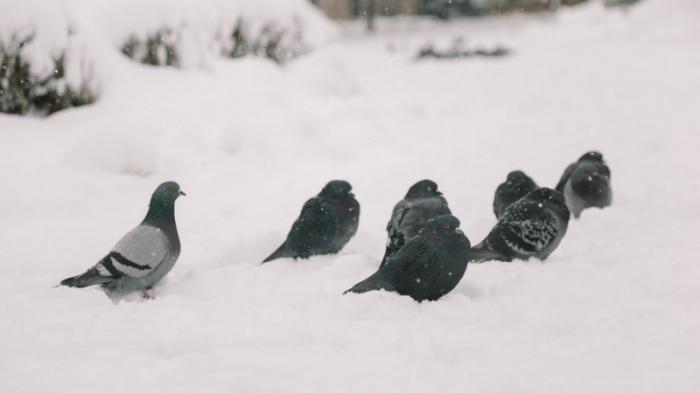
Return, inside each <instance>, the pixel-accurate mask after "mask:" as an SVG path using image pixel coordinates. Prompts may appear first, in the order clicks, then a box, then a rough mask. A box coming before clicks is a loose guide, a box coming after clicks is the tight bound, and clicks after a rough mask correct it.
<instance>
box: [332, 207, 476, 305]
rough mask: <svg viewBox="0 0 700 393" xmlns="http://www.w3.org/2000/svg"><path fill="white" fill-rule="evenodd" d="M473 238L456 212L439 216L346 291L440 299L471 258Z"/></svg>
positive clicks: (448, 290) (419, 298)
mask: <svg viewBox="0 0 700 393" xmlns="http://www.w3.org/2000/svg"><path fill="white" fill-rule="evenodd" d="M469 247H470V244H469V239H467V237H466V236H464V233H462V231H461V230H459V220H458V219H457V218H456V217H455V216H452V215H444V216H438V217H435V218H433V219H431V220H430V221H428V223H427V224H426V225H425V226H424V227H423V229H421V231H420V233H419V234H418V235H417V236H415V237H413V238H412V239H410V240H409V241H408V242H407V243H406V244H405V245H404V246H403V247H401V249H399V251H398V252H397V253H396V254H395V255H394V256H392V257H389V258H387V260H386V263H385V264H384V265H383V266H382V267H380V268H379V270H378V271H377V272H376V273H374V274H373V275H371V276H370V277H368V278H367V279H365V280H364V281H362V282H360V283H358V284H357V285H355V286H354V287H352V288H350V289H349V290H347V291H346V292H345V293H349V292H354V293H363V292H368V291H376V290H380V289H384V290H386V291H393V292H397V293H399V294H401V295H408V296H410V297H412V298H413V299H415V300H417V301H419V302H420V301H423V300H437V299H439V298H441V297H442V296H444V295H445V294H447V293H448V292H450V291H451V290H453V289H454V288H455V287H456V286H457V284H458V283H459V281H460V280H461V279H462V276H464V272H465V271H466V269H467V263H468V262H469V259H470V258H469V254H470V251H469Z"/></svg>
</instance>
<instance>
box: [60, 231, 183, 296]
mask: <svg viewBox="0 0 700 393" xmlns="http://www.w3.org/2000/svg"><path fill="white" fill-rule="evenodd" d="M169 250H170V242H169V241H168V238H167V237H166V236H165V234H164V233H163V232H162V231H161V230H160V229H158V228H156V227H152V226H150V225H139V226H138V227H136V228H134V229H133V230H132V231H131V232H129V233H127V234H126V235H125V236H124V237H123V238H122V239H121V240H119V242H118V243H117V244H116V245H115V246H114V248H113V249H112V251H110V253H109V254H107V255H106V256H105V257H104V258H102V260H100V261H99V262H98V263H97V264H95V265H94V266H93V267H91V268H90V269H88V270H87V271H86V272H85V273H83V274H80V275H78V276H75V277H69V278H67V279H65V280H63V281H61V285H66V286H70V287H78V288H83V287H87V286H90V285H98V284H106V283H109V282H110V281H114V280H117V279H120V278H122V277H135V278H139V277H143V276H145V275H147V274H148V273H150V272H151V271H153V269H155V268H156V267H157V266H158V265H159V264H160V263H161V262H162V261H163V259H164V258H165V256H166V254H167V253H168V251H169Z"/></svg>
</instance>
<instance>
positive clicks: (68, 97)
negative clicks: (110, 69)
mask: <svg viewBox="0 0 700 393" xmlns="http://www.w3.org/2000/svg"><path fill="white" fill-rule="evenodd" d="M44 5H48V6H49V7H43V6H44ZM61 11H62V10H60V9H58V8H57V7H56V8H54V7H51V6H50V4H41V6H39V4H38V2H32V1H28V2H26V3H23V4H17V3H12V4H11V3H10V2H8V1H5V0H3V1H1V2H0V112H2V113H11V114H26V113H32V114H38V115H49V114H51V113H54V112H56V111H59V110H62V109H65V108H69V107H74V106H80V105H85V104H89V103H91V102H93V101H94V100H95V97H96V94H97V87H96V83H95V80H94V74H93V67H92V63H91V62H90V60H89V59H88V57H87V56H86V50H85V47H84V44H83V43H82V42H81V40H80V38H79V37H78V34H77V32H76V31H75V30H74V29H73V28H72V27H71V26H70V24H69V23H68V21H67V19H66V18H65V15H64V14H63V13H62V12H61Z"/></svg>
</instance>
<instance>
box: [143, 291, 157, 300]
mask: <svg viewBox="0 0 700 393" xmlns="http://www.w3.org/2000/svg"><path fill="white" fill-rule="evenodd" d="M141 297H142V298H143V299H144V300H153V299H155V297H154V296H153V292H152V291H151V290H150V289H144V290H143V292H141Z"/></svg>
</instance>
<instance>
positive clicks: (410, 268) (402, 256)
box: [386, 236, 436, 274]
mask: <svg viewBox="0 0 700 393" xmlns="http://www.w3.org/2000/svg"><path fill="white" fill-rule="evenodd" d="M435 258H436V254H435V250H434V248H433V245H432V244H431V242H430V240H429V239H428V238H427V237H426V236H418V237H414V238H413V239H411V240H410V241H409V242H408V243H406V244H405V245H404V246H403V247H401V249H400V250H399V252H397V253H396V255H394V256H393V257H390V258H388V259H387V261H386V268H387V269H390V270H395V271H398V272H400V274H405V273H412V274H413V273H416V272H418V271H421V270H424V269H426V268H428V267H429V266H430V264H431V262H432V261H433V259H435Z"/></svg>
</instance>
